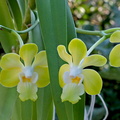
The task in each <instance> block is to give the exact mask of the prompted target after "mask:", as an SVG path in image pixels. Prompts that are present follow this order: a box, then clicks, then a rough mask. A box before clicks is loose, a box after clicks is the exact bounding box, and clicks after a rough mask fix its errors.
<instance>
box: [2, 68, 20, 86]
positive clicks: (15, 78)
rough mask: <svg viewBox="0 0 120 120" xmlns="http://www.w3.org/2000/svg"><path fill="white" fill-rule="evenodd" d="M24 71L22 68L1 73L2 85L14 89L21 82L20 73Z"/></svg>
mask: <svg viewBox="0 0 120 120" xmlns="http://www.w3.org/2000/svg"><path fill="white" fill-rule="evenodd" d="M21 71H22V69H20V68H12V69H7V70H2V71H1V76H0V77H1V78H0V83H1V84H2V85H3V86H5V87H14V86H16V85H17V84H18V82H19V73H20V72H21Z"/></svg>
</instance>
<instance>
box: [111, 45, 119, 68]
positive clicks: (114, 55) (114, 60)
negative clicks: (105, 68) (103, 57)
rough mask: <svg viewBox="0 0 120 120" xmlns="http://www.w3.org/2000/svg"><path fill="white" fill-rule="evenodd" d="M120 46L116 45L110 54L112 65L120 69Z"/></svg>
mask: <svg viewBox="0 0 120 120" xmlns="http://www.w3.org/2000/svg"><path fill="white" fill-rule="evenodd" d="M119 51H120V44H118V45H116V46H115V47H114V48H113V49H112V50H111V52H110V55H109V60H110V65H112V66H114V67H120V52H119Z"/></svg>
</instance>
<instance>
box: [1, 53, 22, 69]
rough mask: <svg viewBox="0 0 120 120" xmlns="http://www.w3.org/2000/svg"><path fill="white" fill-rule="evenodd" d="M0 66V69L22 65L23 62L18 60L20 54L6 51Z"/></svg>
mask: <svg viewBox="0 0 120 120" xmlns="http://www.w3.org/2000/svg"><path fill="white" fill-rule="evenodd" d="M0 67H1V68H2V69H9V68H16V67H20V68H21V67H23V64H22V63H21V61H20V56H19V55H18V54H16V53H8V54H5V55H4V56H2V58H1V61H0Z"/></svg>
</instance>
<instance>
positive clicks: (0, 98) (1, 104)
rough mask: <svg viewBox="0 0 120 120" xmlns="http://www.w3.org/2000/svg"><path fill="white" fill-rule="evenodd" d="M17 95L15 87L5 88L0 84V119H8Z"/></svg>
mask: <svg viewBox="0 0 120 120" xmlns="http://www.w3.org/2000/svg"><path fill="white" fill-rule="evenodd" d="M17 96H18V94H17V91H16V87H14V88H5V87H3V86H1V85H0V120H10V117H11V116H12V113H13V109H14V106H15V102H16V99H17Z"/></svg>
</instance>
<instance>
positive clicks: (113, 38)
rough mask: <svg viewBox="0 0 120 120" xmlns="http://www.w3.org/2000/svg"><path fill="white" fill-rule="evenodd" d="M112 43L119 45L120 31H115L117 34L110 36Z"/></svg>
mask: <svg viewBox="0 0 120 120" xmlns="http://www.w3.org/2000/svg"><path fill="white" fill-rule="evenodd" d="M110 42H111V43H119V42H120V30H118V31H115V32H114V33H113V34H112V35H111V36H110Z"/></svg>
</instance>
